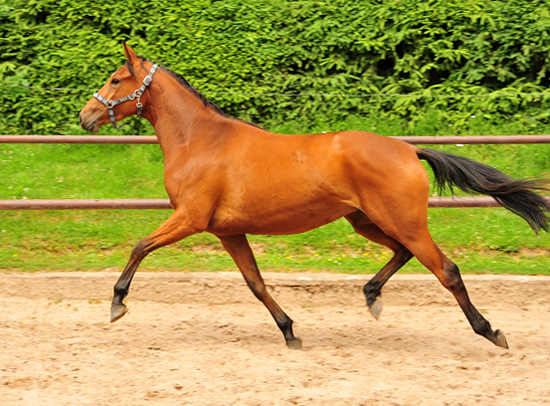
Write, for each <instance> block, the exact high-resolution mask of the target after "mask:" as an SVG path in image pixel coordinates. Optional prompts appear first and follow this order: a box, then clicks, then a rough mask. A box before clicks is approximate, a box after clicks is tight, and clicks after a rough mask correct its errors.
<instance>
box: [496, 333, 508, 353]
mask: <svg viewBox="0 0 550 406" xmlns="http://www.w3.org/2000/svg"><path fill="white" fill-rule="evenodd" d="M495 345H497V346H499V347H502V348H506V349H508V348H510V347H508V342H507V341H506V336H505V335H504V333H503V332H502V331H500V330H497V331H495Z"/></svg>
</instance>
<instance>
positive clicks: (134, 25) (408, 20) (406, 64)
mask: <svg viewBox="0 0 550 406" xmlns="http://www.w3.org/2000/svg"><path fill="white" fill-rule="evenodd" d="M122 40H125V41H128V42H129V43H130V44H131V45H132V46H133V47H134V48H135V49H136V50H137V51H138V52H139V53H141V54H143V55H145V56H146V57H147V58H148V59H150V60H154V61H161V62H163V63H164V64H166V65H167V66H169V67H170V68H171V69H172V70H174V71H176V72H178V73H181V74H183V75H184V76H185V77H186V78H187V79H188V80H189V81H190V82H191V83H192V84H193V85H194V86H195V87H197V88H198V89H199V90H200V91H201V92H203V93H205V95H207V96H208V97H209V98H210V99H212V100H213V101H214V102H216V103H217V104H218V105H220V106H221V107H222V108H223V109H224V110H226V111H227V112H228V113H229V114H232V115H235V116H238V117H241V118H244V119H247V120H252V121H255V122H259V123H262V124H264V125H265V124H266V123H270V122H271V123H281V122H284V121H287V120H289V119H301V120H304V121H305V122H306V123H312V122H316V121H319V120H325V121H332V120H339V119H342V118H343V117H345V116H348V115H350V114H354V115H378V116H379V115H391V116H398V117H403V118H407V119H408V120H409V121H410V122H413V123H414V122H415V121H416V120H417V119H418V118H419V117H421V116H423V115H424V114H426V113H429V112H433V111H434V110H438V111H441V112H442V113H441V114H443V116H444V117H445V119H446V120H448V121H449V122H451V123H459V124H460V123H463V122H465V120H467V119H468V117H470V116H472V115H478V116H483V117H485V118H486V119H488V120H502V119H503V118H505V119H515V120H518V119H520V120H523V121H524V123H525V124H526V125H527V126H528V127H531V128H532V131H536V129H537V128H538V127H537V126H538V123H540V122H545V121H546V120H547V118H548V114H550V113H548V111H549V109H548V107H549V100H550V92H548V91H547V90H546V89H547V88H548V85H549V78H548V74H547V69H548V61H549V58H550V52H549V51H550V11H549V7H548V4H547V2H546V1H545V0H511V1H486V0H468V1H458V0H428V1H425V0H422V1H420V0H401V1H397V0H396V1H384V2H380V1H377V0H361V1H354V2H349V1H346V0H327V1H316V0H299V1H289V0H268V1H265V0H220V1H208V0H188V1H186V2H178V1H175V0H152V1H149V2H147V5H146V6H144V3H142V2H141V3H140V2H135V1H131V0H121V1H117V2H111V3H102V2H99V3H98V2H96V1H92V0H80V1H78V2H74V1H68V0H56V1H53V0H0V79H1V83H2V85H9V86H23V87H0V132H1V133H75V132H77V131H78V111H79V110H80V109H81V107H82V106H83V105H84V103H85V102H86V101H87V100H88V99H89V98H90V96H91V94H92V92H93V90H92V89H97V88H99V87H100V86H101V85H102V84H103V83H104V81H105V80H106V78H108V77H109V75H110V74H111V72H112V71H114V70H115V69H116V68H117V67H118V66H119V65H120V64H121V63H122V62H123V56H122V51H121V47H120V42H121V41H122ZM25 86H35V87H39V88H44V87H57V88H76V89H90V90H89V91H86V92H82V91H71V90H44V89H35V88H31V89H29V88H27V87H25ZM258 93H263V95H258ZM531 93H540V95H532V94H531ZM265 94H267V95H265ZM280 94H301V95H302V96H280ZM311 94H316V95H314V96H312V95H311ZM319 94H324V95H325V96H319ZM327 94H330V96H327ZM370 94H377V95H378V96H366V95H370ZM380 94H383V95H386V96H380ZM401 94H408V95H413V97H410V96H408V97H400V96H398V95H401ZM457 94H458V95H464V96H466V97H447V96H448V95H457ZM342 95H362V97H345V96H342ZM487 95H489V96H487ZM126 128H127V130H126V132H127V133H143V132H147V133H150V132H151V129H150V128H149V127H147V126H146V125H144V124H143V123H142V124H136V125H133V126H129V127H126ZM106 131H109V130H106Z"/></svg>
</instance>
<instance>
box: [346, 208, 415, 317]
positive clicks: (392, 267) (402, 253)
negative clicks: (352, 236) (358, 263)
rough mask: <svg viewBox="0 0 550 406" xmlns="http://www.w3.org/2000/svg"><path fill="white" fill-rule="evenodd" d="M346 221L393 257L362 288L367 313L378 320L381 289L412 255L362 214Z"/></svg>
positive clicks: (351, 216)
mask: <svg viewBox="0 0 550 406" xmlns="http://www.w3.org/2000/svg"><path fill="white" fill-rule="evenodd" d="M346 219H347V220H348V221H349V222H350V223H351V225H352V226H353V229H354V230H355V231H356V232H357V233H358V234H360V235H362V236H363V237H365V238H367V239H369V240H371V241H373V242H375V243H377V244H381V245H384V246H386V247H388V248H389V249H391V250H392V251H393V253H394V256H393V257H392V259H391V260H390V262H388V263H387V264H386V265H384V267H383V268H382V269H381V270H380V271H379V272H378V273H377V274H376V275H375V276H374V277H373V278H372V279H371V280H370V281H369V282H368V283H367V284H366V285H365V286H364V288H363V292H364V293H365V297H366V299H367V306H368V307H369V311H370V312H371V314H372V315H373V316H374V318H375V319H377V320H378V318H379V317H380V312H381V311H382V301H381V300H380V299H379V296H380V293H381V290H382V287H383V286H384V284H385V283H386V282H387V281H388V279H390V278H391V276H392V275H393V274H394V273H396V272H397V271H398V270H399V269H400V268H401V267H402V266H403V265H405V264H406V263H407V262H408V261H409V260H410V259H411V258H412V257H413V255H412V254H411V252H410V251H409V250H408V249H407V248H405V246H404V245H403V244H401V243H400V242H399V241H396V240H394V239H393V238H391V237H389V236H388V235H386V233H384V232H383V231H382V230H381V229H380V227H378V226H377V225H376V224H374V223H373V222H372V221H371V220H370V219H369V218H368V217H367V216H366V215H365V214H364V213H363V212H360V211H357V212H355V213H353V214H350V215H349V216H346Z"/></svg>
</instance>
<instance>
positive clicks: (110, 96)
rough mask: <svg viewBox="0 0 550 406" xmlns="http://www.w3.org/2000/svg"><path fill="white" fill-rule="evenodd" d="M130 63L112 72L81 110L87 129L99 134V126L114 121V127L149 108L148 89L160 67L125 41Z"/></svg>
mask: <svg viewBox="0 0 550 406" xmlns="http://www.w3.org/2000/svg"><path fill="white" fill-rule="evenodd" d="M124 55H126V63H125V64H124V65H122V66H121V67H120V68H118V69H117V70H116V71H115V73H113V74H112V75H111V77H110V78H109V80H108V81H107V83H105V84H104V85H103V87H102V88H101V89H100V90H99V91H98V92H97V93H95V94H94V97H93V98H92V99H91V100H90V101H89V102H88V103H87V104H86V106H84V108H83V109H82V111H81V112H80V125H81V126H82V128H83V129H85V130H86V131H90V132H92V133H97V132H98V131H99V127H100V126H102V125H104V124H108V123H109V122H111V123H112V124H113V127H115V128H120V127H122V125H124V124H122V125H121V126H117V124H116V121H120V120H122V119H124V118H126V117H128V116H131V115H133V114H137V115H138V116H141V114H142V112H145V111H146V110H147V106H148V103H147V102H148V95H147V92H146V91H145V90H146V89H147V87H148V86H149V84H150V83H151V80H152V77H153V75H154V73H155V71H156V69H157V66H156V65H153V64H151V63H150V62H148V61H145V60H144V59H143V58H141V57H139V56H137V55H136V53H135V52H134V51H133V50H132V49H131V48H130V47H129V46H128V45H126V44H124Z"/></svg>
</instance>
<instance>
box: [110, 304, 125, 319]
mask: <svg viewBox="0 0 550 406" xmlns="http://www.w3.org/2000/svg"><path fill="white" fill-rule="evenodd" d="M126 313H128V308H127V307H126V306H125V305H123V304H119V305H113V306H111V323H114V322H115V321H117V320H119V319H121V318H122V316H124V315H125V314H126Z"/></svg>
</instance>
